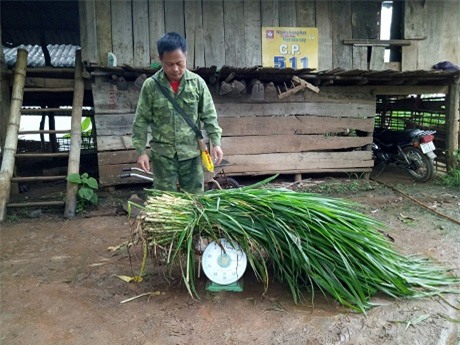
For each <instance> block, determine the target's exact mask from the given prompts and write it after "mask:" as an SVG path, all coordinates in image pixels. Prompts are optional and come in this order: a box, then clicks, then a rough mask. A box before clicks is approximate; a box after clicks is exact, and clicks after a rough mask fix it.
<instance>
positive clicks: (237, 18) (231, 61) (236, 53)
mask: <svg viewBox="0 0 460 345" xmlns="http://www.w3.org/2000/svg"><path fill="white" fill-rule="evenodd" d="M224 31H225V64H226V65H227V66H234V67H245V61H246V60H245V56H246V54H247V52H246V50H245V44H246V43H245V35H244V1H243V0H237V1H224Z"/></svg>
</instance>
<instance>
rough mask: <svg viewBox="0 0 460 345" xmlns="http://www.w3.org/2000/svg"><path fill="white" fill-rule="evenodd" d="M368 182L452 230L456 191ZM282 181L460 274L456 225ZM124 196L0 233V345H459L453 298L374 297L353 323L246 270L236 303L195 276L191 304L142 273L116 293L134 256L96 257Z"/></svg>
mask: <svg viewBox="0 0 460 345" xmlns="http://www.w3.org/2000/svg"><path fill="white" fill-rule="evenodd" d="M289 179H290V181H289ZM378 179H379V180H380V181H383V182H385V183H388V184H389V185H391V186H394V187H396V188H397V189H399V190H401V191H403V192H404V193H406V194H408V195H410V196H411V197H413V198H415V199H417V200H418V201H420V202H422V203H423V204H425V205H426V206H428V208H429V209H431V210H435V211H438V212H441V213H442V214H444V215H446V216H447V217H450V218H452V219H456V220H457V222H458V221H460V212H459V211H460V190H459V189H448V188H445V187H442V186H440V185H438V184H435V183H429V184H416V183H414V182H412V181H411V180H410V179H409V178H408V177H406V176H405V175H404V174H403V173H401V172H399V171H388V172H384V173H383V174H382V175H381V176H380V177H379V178H378ZM292 181H293V178H292V176H291V177H289V178H286V179H285V180H284V181H281V180H280V181H279V183H282V184H283V185H284V186H291V187H292V188H298V189H302V190H308V191H315V192H319V193H324V194H327V195H328V196H331V195H332V196H337V197H340V198H346V199H350V200H354V201H357V202H360V203H362V204H363V205H364V211H363V212H364V213H366V214H369V215H371V216H373V217H376V218H378V219H381V220H383V221H384V222H385V223H386V224H387V229H386V232H387V234H388V235H389V236H391V237H392V238H393V239H394V245H395V247H396V248H397V249H398V250H399V251H400V252H402V253H404V254H414V253H417V254H422V255H424V256H428V257H430V258H432V259H434V260H436V261H438V262H439V263H440V264H442V265H445V266H447V267H449V268H452V269H453V271H454V273H455V274H456V275H460V258H459V255H458V253H459V251H460V225H458V223H455V222H453V221H451V220H449V219H447V218H445V217H442V216H440V215H436V214H434V213H432V212H431V211H430V210H429V209H427V208H424V207H422V206H421V205H419V204H417V203H416V202H414V201H412V200H409V199H408V198H407V197H406V196H403V195H402V194H400V193H398V192H396V191H395V190H393V189H392V188H390V187H388V186H384V185H382V184H379V183H377V182H375V181H373V180H366V179H359V178H357V177H354V176H347V177H343V176H342V177H337V178H324V177H315V178H306V179H305V180H303V181H302V182H301V183H298V184H292ZM31 192H32V191H31ZM134 193H137V194H139V195H142V189H141V188H140V187H136V188H134V187H131V188H123V189H122V188H120V189H116V190H115V191H112V192H107V191H100V192H99V196H100V204H99V206H98V208H97V209H94V210H89V211H88V212H87V213H85V214H83V215H80V216H78V217H76V218H75V219H73V220H65V219H63V218H62V216H61V215H60V214H56V213H55V212H52V211H50V210H40V211H37V210H31V211H28V212H22V213H21V212H19V213H16V214H14V213H12V214H10V215H9V217H8V221H7V222H4V223H1V224H0V226H1V230H0V241H1V242H0V243H1V247H0V264H1V273H0V279H1V281H0V282H1V286H0V287H1V302H0V303H1V304H0V308H1V315H0V344H5V345H18V344H21V345H22V344H27V345H28V344H37V345H39V344H46V345H51V344H60V345H61V344H76V345H87V344H97V345H104V344H130V345H151V344H160V345H163V344H164V345H168V344H252V343H257V344H348V345H351V344H353V345H358V344H362V345H364V344H390V345H396V344H398V345H401V344H402V345H404V344H420V345H421V344H427V345H432V344H436V345H443V344H452V345H458V344H460V340H459V339H460V331H459V326H458V322H459V318H460V312H459V308H460V295H445V296H443V297H442V298H430V299H423V300H395V299H392V298H389V297H386V296H376V297H374V298H373V299H372V301H374V302H375V303H376V304H378V306H376V307H374V308H372V309H371V310H369V311H368V312H367V314H366V315H364V314H361V313H355V312H353V311H351V310H349V309H347V308H344V307H342V306H340V305H339V304H338V303H337V302H336V301H334V300H333V299H331V298H330V297H329V298H328V297H324V296H322V295H321V294H320V293H319V292H318V293H317V294H316V295H315V298H314V300H313V301H312V300H311V299H308V300H307V301H306V302H305V303H304V304H298V305H296V304H294V303H293V301H292V299H291V295H290V293H289V289H288V288H287V286H284V285H281V284H279V283H277V282H271V284H270V286H269V289H268V291H267V293H266V294H265V295H262V293H263V290H262V284H261V283H259V282H257V281H256V279H255V278H254V276H253V274H252V272H251V270H250V269H248V270H247V271H246V273H245V275H244V278H243V279H244V291H243V292H241V293H231V292H219V293H209V292H206V289H205V283H206V279H205V278H204V277H203V275H202V278H201V279H200V280H199V284H198V291H199V293H200V296H201V300H194V299H192V298H191V297H190V296H189V295H188V293H187V290H186V288H185V287H184V285H183V284H181V282H180V276H179V275H177V276H176V277H175V278H174V277H173V278H172V279H171V278H167V277H166V275H164V274H163V271H162V269H161V268H158V267H152V266H151V265H149V267H148V273H149V275H148V276H147V277H146V278H145V280H144V282H142V283H126V282H124V281H122V280H121V279H119V278H117V277H116V275H133V274H136V273H137V272H138V270H139V267H140V258H141V251H140V248H134V249H133V250H131V256H130V255H128V253H127V252H126V251H115V252H113V251H109V250H108V248H109V247H111V246H116V245H118V244H120V243H122V242H124V241H126V240H128V239H129V238H130V223H131V220H130V219H128V217H127V215H126V214H123V213H122V212H121V205H122V204H123V202H124V201H125V200H126V199H127V198H128V197H129V196H130V195H131V194H134ZM33 211H36V212H33ZM31 217H36V218H31ZM145 293H149V294H148V295H145V296H143V297H140V298H138V299H135V300H132V301H130V302H126V303H121V302H123V301H125V300H126V299H128V298H131V297H135V296H138V295H140V294H145Z"/></svg>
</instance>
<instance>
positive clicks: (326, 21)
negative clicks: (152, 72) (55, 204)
mask: <svg viewBox="0 0 460 345" xmlns="http://www.w3.org/2000/svg"><path fill="white" fill-rule="evenodd" d="M379 6H380V1H377V0H363V1H352V0H341V1H335V0H316V1H315V0H97V1H96V0H87V1H81V2H80V14H81V15H80V22H81V23H80V26H81V37H82V55H83V60H84V61H87V62H89V63H91V64H95V65H100V66H106V65H107V53H108V52H113V53H114V54H115V55H116V56H117V60H118V64H119V65H123V64H128V65H131V66H134V67H147V66H150V65H151V64H154V63H158V61H159V59H158V55H157V52H156V42H157V40H158V39H159V38H160V36H161V35H162V34H164V33H165V32H167V31H177V32H179V33H181V34H183V35H185V37H186V38H187V41H188V56H189V59H188V67H189V68H196V67H209V66H212V65H215V66H217V67H221V66H223V65H227V66H234V67H241V66H244V67H252V66H256V65H260V64H261V61H262V51H261V49H262V48H261V28H262V26H297V27H302V26H303V27H305V26H306V27H318V35H319V68H318V69H319V70H325V69H331V68H336V67H340V68H344V69H350V68H362V69H367V68H368V61H367V59H368V58H367V47H360V49H357V50H358V51H354V49H353V47H352V46H350V45H344V44H343V42H342V41H343V40H344V39H353V38H368V39H373V38H378V37H375V36H376V35H378V32H379V24H378V23H379V20H378V16H379V11H380V7H379ZM414 11H416V9H415V10H414ZM450 16H452V14H450ZM355 50H356V49H355ZM380 58H382V57H380ZM375 59H376V56H375V57H374V60H375ZM373 66H374V67H376V66H377V67H379V68H380V69H381V68H383V66H384V65H383V61H382V63H381V64H380V65H379V64H375V63H374V65H373Z"/></svg>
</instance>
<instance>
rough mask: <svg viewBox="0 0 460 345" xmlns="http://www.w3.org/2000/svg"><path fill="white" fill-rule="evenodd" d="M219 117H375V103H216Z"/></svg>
mask: <svg viewBox="0 0 460 345" xmlns="http://www.w3.org/2000/svg"><path fill="white" fill-rule="evenodd" d="M215 106H216V110H217V113H218V114H219V117H221V118H222V117H253V116H287V115H300V116H303V115H313V116H333V117H360V118H366V117H373V116H375V103H358V102H355V103H351V102H349V103H342V104H341V105H340V106H338V105H337V103H333V102H330V103H319V102H318V103H316V102H311V103H307V102H286V103H281V102H280V103H239V104H238V103H216V104H215Z"/></svg>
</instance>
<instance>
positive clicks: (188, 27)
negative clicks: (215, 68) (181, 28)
mask: <svg viewBox="0 0 460 345" xmlns="http://www.w3.org/2000/svg"><path fill="white" fill-rule="evenodd" d="M184 6H185V7H184V11H185V13H187V15H186V16H185V38H186V39H187V67H188V68H189V69H191V68H197V67H204V65H205V63H204V37H203V11H202V10H201V1H200V0H189V1H185V3H184Z"/></svg>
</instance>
